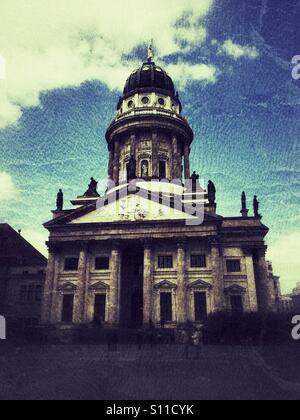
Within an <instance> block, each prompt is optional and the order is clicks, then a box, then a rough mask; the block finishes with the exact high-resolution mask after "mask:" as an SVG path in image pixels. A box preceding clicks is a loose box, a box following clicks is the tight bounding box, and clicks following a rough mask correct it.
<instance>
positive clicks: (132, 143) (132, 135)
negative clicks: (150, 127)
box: [130, 131, 136, 157]
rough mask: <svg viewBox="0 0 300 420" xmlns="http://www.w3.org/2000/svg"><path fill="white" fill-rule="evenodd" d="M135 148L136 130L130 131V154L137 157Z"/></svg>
mask: <svg viewBox="0 0 300 420" xmlns="http://www.w3.org/2000/svg"><path fill="white" fill-rule="evenodd" d="M135 149H136V135H135V132H134V131H132V132H131V133H130V154H131V155H133V156H134V157H135Z"/></svg>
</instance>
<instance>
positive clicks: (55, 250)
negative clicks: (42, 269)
mask: <svg viewBox="0 0 300 420" xmlns="http://www.w3.org/2000/svg"><path fill="white" fill-rule="evenodd" d="M46 245H47V248H48V251H49V252H50V253H51V254H59V253H60V251H61V244H59V243H57V242H52V241H48V242H46Z"/></svg>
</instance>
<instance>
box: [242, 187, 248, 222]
mask: <svg viewBox="0 0 300 420" xmlns="http://www.w3.org/2000/svg"><path fill="white" fill-rule="evenodd" d="M241 200H242V210H241V214H242V216H243V217H247V216H248V213H249V210H248V209H247V196H246V193H245V191H243V193H242V198H241Z"/></svg>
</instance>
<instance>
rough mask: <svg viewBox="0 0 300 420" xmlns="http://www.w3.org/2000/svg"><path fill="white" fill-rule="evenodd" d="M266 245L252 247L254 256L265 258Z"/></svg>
mask: <svg viewBox="0 0 300 420" xmlns="http://www.w3.org/2000/svg"><path fill="white" fill-rule="evenodd" d="M267 250H268V247H267V246H266V245H263V246H260V247H257V248H255V249H254V255H255V257H256V258H265V257H266V254H267Z"/></svg>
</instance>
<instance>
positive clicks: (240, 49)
mask: <svg viewBox="0 0 300 420" xmlns="http://www.w3.org/2000/svg"><path fill="white" fill-rule="evenodd" d="M219 51H220V53H223V54H226V55H229V56H230V57H232V58H234V59H235V60H238V59H240V58H250V59H253V60H254V59H256V58H258V57H259V52H258V50H257V48H256V47H251V46H249V45H246V46H242V45H239V44H236V43H234V42H233V41H232V40H231V39H228V40H227V41H225V42H224V43H223V44H222V45H221V46H220V48H219Z"/></svg>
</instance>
